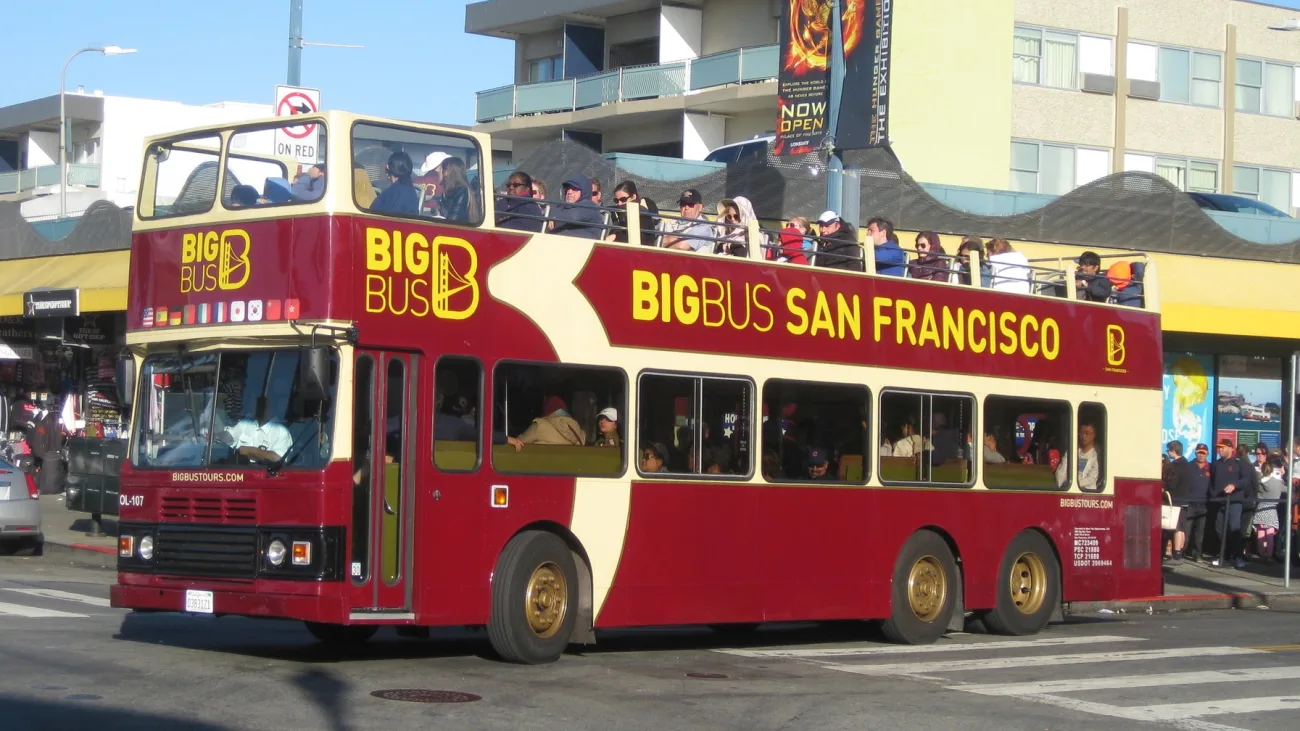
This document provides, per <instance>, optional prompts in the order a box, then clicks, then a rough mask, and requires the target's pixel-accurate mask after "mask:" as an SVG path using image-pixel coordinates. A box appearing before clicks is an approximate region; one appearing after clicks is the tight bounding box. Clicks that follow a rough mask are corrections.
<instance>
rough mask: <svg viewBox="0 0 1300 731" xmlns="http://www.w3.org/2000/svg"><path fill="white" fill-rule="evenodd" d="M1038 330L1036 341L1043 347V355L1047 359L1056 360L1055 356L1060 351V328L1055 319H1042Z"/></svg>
mask: <svg viewBox="0 0 1300 731" xmlns="http://www.w3.org/2000/svg"><path fill="white" fill-rule="evenodd" d="M1038 332H1039V337H1038V341H1039V343H1040V344H1041V345H1042V347H1043V357H1044V358H1046V359H1048V360H1056V356H1057V355H1059V354H1060V352H1061V330H1060V328H1059V327H1058V326H1057V324H1056V320H1053V319H1052V318H1050V317H1048V318H1046V319H1044V320H1043V324H1042V326H1041V327H1040V328H1039V331H1038Z"/></svg>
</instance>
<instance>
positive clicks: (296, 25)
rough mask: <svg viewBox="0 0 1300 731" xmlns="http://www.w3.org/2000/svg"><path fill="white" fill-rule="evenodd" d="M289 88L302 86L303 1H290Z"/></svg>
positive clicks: (287, 82)
mask: <svg viewBox="0 0 1300 731" xmlns="http://www.w3.org/2000/svg"><path fill="white" fill-rule="evenodd" d="M285 83H286V84H288V85H289V86H302V0H289V74H288V80H287V81H286V82H285Z"/></svg>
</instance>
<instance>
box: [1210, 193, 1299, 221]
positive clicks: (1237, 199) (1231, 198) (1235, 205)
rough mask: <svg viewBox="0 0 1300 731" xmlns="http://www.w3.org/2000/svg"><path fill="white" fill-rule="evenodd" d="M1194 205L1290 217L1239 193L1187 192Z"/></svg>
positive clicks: (1214, 209) (1275, 216)
mask: <svg viewBox="0 0 1300 731" xmlns="http://www.w3.org/2000/svg"><path fill="white" fill-rule="evenodd" d="M1187 195H1188V196H1189V197H1191V199H1192V200H1193V201H1195V202H1196V205H1198V206H1200V207H1201V208H1204V209H1206V210H1207V211H1224V212H1226V213H1250V214H1254V215H1256V216H1273V217H1274V218H1290V216H1288V215H1287V214H1285V213H1283V212H1282V211H1279V210H1278V209H1276V208H1274V207H1273V206H1270V205H1269V204H1267V203H1264V202H1262V201H1257V200H1254V199H1253V198H1245V197H1243V196H1239V195H1226V194H1224V193H1188V194H1187Z"/></svg>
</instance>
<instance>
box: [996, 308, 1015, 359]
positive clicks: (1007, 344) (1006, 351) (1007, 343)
mask: <svg viewBox="0 0 1300 731" xmlns="http://www.w3.org/2000/svg"><path fill="white" fill-rule="evenodd" d="M998 326H999V327H1000V328H1001V329H1002V339H1003V341H1004V342H1003V343H1002V344H1001V345H999V346H998V347H1000V348H1001V349H1002V354H1003V355H1015V352H1016V349H1017V347H1018V345H1017V343H1016V313H1014V312H1003V313H1002V317H1001V318H1000V319H999V321H998Z"/></svg>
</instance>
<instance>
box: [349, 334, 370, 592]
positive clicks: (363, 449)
mask: <svg viewBox="0 0 1300 731" xmlns="http://www.w3.org/2000/svg"><path fill="white" fill-rule="evenodd" d="M374 376H375V361H374V359H373V358H371V357H370V356H368V355H363V356H361V357H359V358H357V366H356V392H355V393H354V395H353V399H354V401H353V407H352V561H351V563H352V567H351V571H350V573H351V575H352V580H353V581H354V582H356V583H359V584H364V583H365V582H366V581H367V580H368V579H369V578H370V456H371V452H372V450H373V448H374V432H373V431H372V429H373V424H374V414H373V413H372V411H373V407H374V401H375V391H374Z"/></svg>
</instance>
